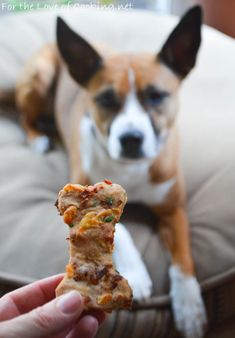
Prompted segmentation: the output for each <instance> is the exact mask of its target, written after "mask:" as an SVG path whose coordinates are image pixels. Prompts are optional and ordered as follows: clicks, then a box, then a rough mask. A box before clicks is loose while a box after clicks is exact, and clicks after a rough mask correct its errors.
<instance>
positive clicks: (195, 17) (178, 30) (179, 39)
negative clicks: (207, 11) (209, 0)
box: [158, 6, 202, 78]
mask: <svg viewBox="0 0 235 338" xmlns="http://www.w3.org/2000/svg"><path fill="white" fill-rule="evenodd" d="M201 25H202V9H201V7H200V6H195V7H192V8H191V9H190V10H189V11H188V12H187V13H186V14H185V15H184V16H183V17H182V19H181V20H180V22H179V23H178V25H177V26H176V27H175V29H174V30H173V32H172V33H171V34H170V36H169V37H168V39H167V41H166V42H165V44H164V45H163V47H162V49H161V51H160V53H159V54H158V57H159V58H160V60H161V61H162V62H163V63H164V64H166V65H167V66H168V67H169V68H171V69H172V70H173V71H174V72H175V73H176V74H177V75H179V76H180V77H182V78H184V77H185V76H186V75H187V74H188V73H189V72H190V70H191V69H192V68H193V67H194V65H195V62H196V57H197V52H198V49H199V46H200V43H201Z"/></svg>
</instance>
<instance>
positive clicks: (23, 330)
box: [0, 291, 83, 338]
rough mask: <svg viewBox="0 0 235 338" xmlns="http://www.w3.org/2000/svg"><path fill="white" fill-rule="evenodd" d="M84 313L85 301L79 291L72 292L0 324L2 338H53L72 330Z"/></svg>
mask: <svg viewBox="0 0 235 338" xmlns="http://www.w3.org/2000/svg"><path fill="white" fill-rule="evenodd" d="M82 311H83V300H82V297H81V296H80V294H79V293H78V292H77V291H71V292H69V293H67V294H65V295H63V296H61V297H59V298H57V299H54V300H52V301H51V302H49V303H47V304H46V305H44V306H41V307H38V308H36V309H35V310H33V311H31V312H29V313H28V314H24V315H21V316H19V317H17V318H15V319H12V320H9V321H5V322H2V323H1V324H0V337H6V338H15V337H17V338H37V337H51V336H52V335H53V334H57V333H61V332H62V331H65V330H66V329H71V328H72V327H73V326H74V325H75V323H76V322H77V320H78V318H79V316H80V315H81V313H82Z"/></svg>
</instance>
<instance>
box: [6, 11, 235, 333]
mask: <svg viewBox="0 0 235 338" xmlns="http://www.w3.org/2000/svg"><path fill="white" fill-rule="evenodd" d="M63 16H65V17H67V19H68V21H69V22H71V24H72V25H73V27H76V29H77V30H78V31H79V32H80V33H82V34H83V35H84V36H86V37H87V38H89V39H90V40H96V39H97V40H99V41H102V42H105V43H109V44H111V45H112V46H114V47H116V48H117V49H121V50H124V51H131V50H132V51H136V50H152V51H157V50H158V49H159V48H160V46H161V44H162V42H163V41H164V39H165V38H166V36H167V34H168V32H170V30H171V29H172V27H173V26H174V24H175V22H176V19H175V18H170V17H161V16H157V15H155V14H153V13H149V12H143V11H130V12H128V11H124V12H118V11H114V12H105V11H95V10H82V9H80V10H77V11H72V12H69V11H67V12H65V13H63ZM19 23H20V24H19ZM54 24H55V13H51V12H50V13H42V14H39V13H34V14H30V15H23V16H22V15H19V16H18V17H17V16H15V17H9V18H7V17H6V18H3V20H1V23H0V28H1V29H0V32H2V33H0V45H1V46H2V52H1V54H0V74H1V76H0V93H4V91H8V92H9V91H11V90H12V89H13V87H14V84H15V80H16V77H17V76H18V73H19V71H20V69H21V67H22V63H23V61H25V60H26V59H28V58H29V57H31V55H32V54H33V53H34V52H35V51H36V50H37V49H38V48H39V47H40V46H41V45H43V44H44V43H45V42H46V41H52V40H53V34H54ZM3 28H4V29H3ZM203 37H204V39H203V46H202V49H201V52H200V57H199V62H198V65H197V68H196V70H195V71H193V72H192V74H191V75H190V76H189V78H188V79H187V80H186V81H185V83H184V84H183V88H182V91H181V109H180V115H179V124H180V129H181V134H182V162H183V169H184V174H185V179H186V185H187V197H188V199H187V201H188V202H187V212H188V215H189V219H190V224H191V231H192V250H193V256H194V260H195V263H196V270H197V276H198V278H199V280H200V281H201V283H202V287H203V290H205V292H204V296H205V300H206V304H207V311H208V315H209V322H210V327H211V328H213V329H214V326H215V325H216V324H217V325H218V324H219V323H220V322H222V321H223V322H224V321H225V320H228V319H229V318H231V317H232V316H234V315H235V305H234V304H235V302H231V301H230V300H231V299H232V295H233V296H234V297H233V299H235V269H234V263H235V231H234V230H235V229H234V228H235V212H234V200H235V156H233V153H234V148H235V133H234V126H235V100H234V97H233V95H234V88H235V78H234V74H235V44H234V40H232V39H230V38H228V37H226V36H224V35H222V34H220V33H218V32H216V31H215V30H212V29H209V28H204V31H203ZM3 47H4V48H3ZM1 109H2V110H4V111H6V108H5V107H4V106H3V105H2V108H1ZM0 163H1V165H0V200H1V203H0V215H1V221H0V270H1V271H2V273H8V274H9V273H10V274H11V273H14V274H16V275H17V277H19V278H20V277H28V278H32V279H35V278H40V277H44V276H47V275H51V274H54V273H57V272H60V271H63V270H64V266H65V264H66V261H67V257H68V256H67V254H66V252H67V244H66V241H65V237H66V227H65V226H64V225H63V224H62V221H61V219H60V217H58V216H57V212H56V209H55V207H54V206H53V204H54V201H55V199H56V194H57V192H58V190H59V189H60V188H61V187H62V186H63V184H65V183H66V182H67V180H68V166H67V158H66V155H65V153H64V151H63V149H62V148H61V147H60V146H58V148H57V149H56V150H54V151H52V152H50V153H48V154H45V155H39V154H36V153H34V152H32V151H31V150H30V149H29V148H28V147H27V146H26V144H25V141H24V135H23V133H22V131H21V129H20V128H19V126H18V125H17V123H15V122H14V121H12V119H11V118H9V116H8V117H5V116H4V117H2V118H1V121H0ZM123 222H124V223H125V224H127V226H128V228H129V230H130V232H131V233H132V236H133V237H134V240H135V243H136V245H137V247H138V248H139V250H140V252H141V253H142V255H143V258H144V260H145V262H146V265H147V267H148V270H149V272H150V274H151V277H152V279H153V281H154V290H153V297H152V298H151V299H150V300H149V301H147V302H143V303H141V304H139V305H137V306H135V310H136V311H133V312H125V311H121V312H119V313H114V314H113V315H112V316H111V317H110V318H109V320H108V321H107V322H106V324H105V325H104V327H103V328H102V330H101V332H100V335H99V337H102V338H106V337H112V338H113V337H119V338H120V337H122V338H125V337H128V338H129V337H135V338H137V337H141V338H142V337H143V336H146V337H160V336H161V335H163V334H165V335H167V334H169V332H171V331H173V326H172V325H169V324H170V323H172V322H171V317H170V301H169V297H168V295H167V293H168V288H169V281H168V275H167V268H168V265H169V257H168V254H167V252H166V251H165V249H164V248H163V246H162V244H161V242H160V241H159V239H158V237H157V234H156V232H155V230H154V227H152V226H146V225H147V224H153V222H152V220H151V219H149V215H148V212H146V211H144V212H143V211H139V208H136V207H135V208H134V209H133V208H132V210H127V212H126V217H125V218H124V219H123ZM8 276H9V275H8ZM14 278H15V277H14ZM233 332H234V331H233ZM217 336H218V335H217ZM208 337H209V335H208ZM210 337H216V331H215V329H214V333H213V331H211V335H210ZM218 337H221V335H220V336H218ZM228 337H233V335H232V333H231V335H230V336H229V335H228Z"/></svg>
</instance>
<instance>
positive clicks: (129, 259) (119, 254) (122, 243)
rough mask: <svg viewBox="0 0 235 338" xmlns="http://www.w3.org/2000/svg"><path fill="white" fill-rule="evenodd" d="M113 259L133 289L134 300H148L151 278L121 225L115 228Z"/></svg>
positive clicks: (128, 234) (129, 236)
mask: <svg viewBox="0 0 235 338" xmlns="http://www.w3.org/2000/svg"><path fill="white" fill-rule="evenodd" d="M113 258H114V262H115V265H116V268H117V270H118V271H119V272H120V274H121V275H123V276H124V277H125V278H126V279H127V280H128V282H129V284H130V286H131V288H132V289H133V296H134V299H137V300H141V299H144V298H148V297H149V296H150V295H151V290H152V281H151V278H150V276H149V273H148V270H147V269H146V266H145V264H144V262H143V260H142V258H141V255H140V253H139V251H138V250H137V248H136V246H135V244H134V242H133V240H132V238H131V235H130V233H129V232H128V230H127V229H126V228H125V226H124V225H123V224H121V223H118V224H116V226H115V237H114V254H113Z"/></svg>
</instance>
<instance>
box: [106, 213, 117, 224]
mask: <svg viewBox="0 0 235 338" xmlns="http://www.w3.org/2000/svg"><path fill="white" fill-rule="evenodd" d="M114 218H115V217H114V215H109V216H106V217H105V218H104V221H105V222H107V223H109V222H112V221H113V220H114Z"/></svg>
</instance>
